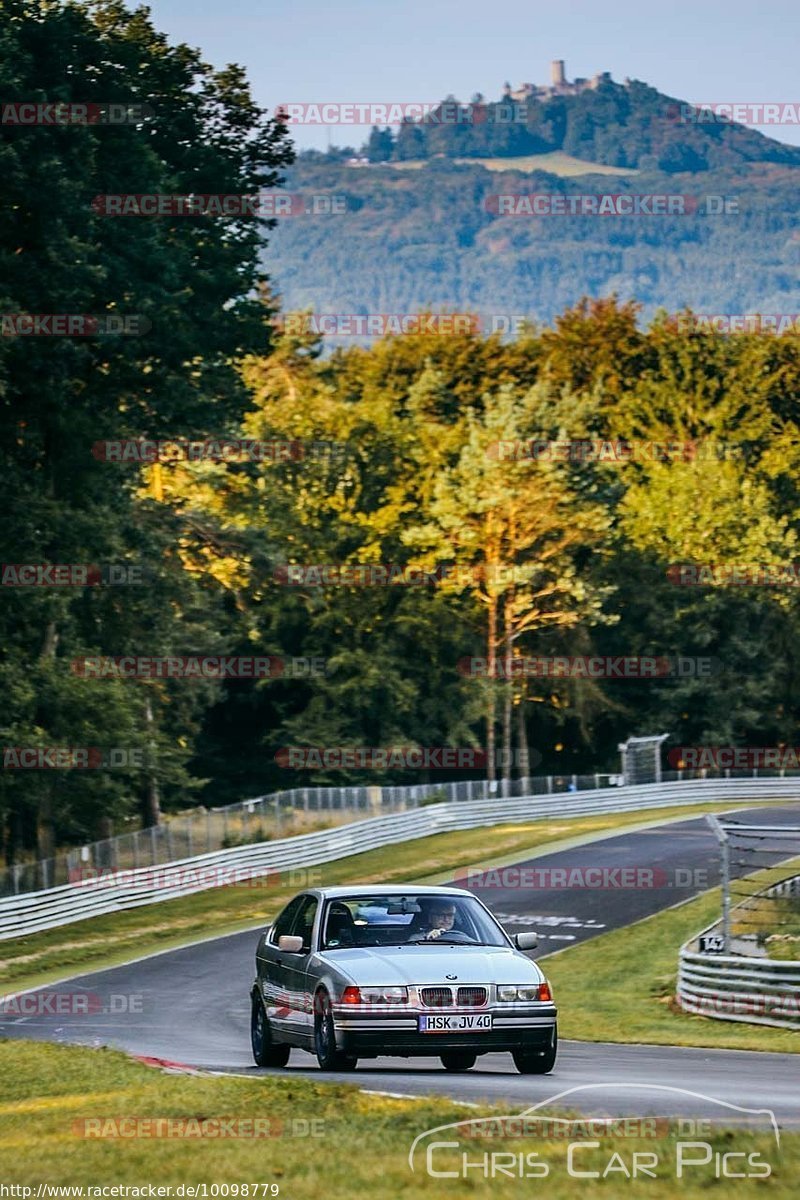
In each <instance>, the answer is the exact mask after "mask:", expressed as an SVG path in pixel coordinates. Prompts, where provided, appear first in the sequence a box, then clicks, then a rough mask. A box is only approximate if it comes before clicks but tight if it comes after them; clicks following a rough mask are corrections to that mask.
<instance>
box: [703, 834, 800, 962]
mask: <svg viewBox="0 0 800 1200" xmlns="http://www.w3.org/2000/svg"><path fill="white" fill-rule="evenodd" d="M706 819H707V820H708V822H709V824H710V825H711V826H712V828H713V829H714V832H715V833H716V835H717V838H718V839H719V843H720V857H721V863H722V920H721V922H720V928H719V932H718V933H716V934H715V933H713V932H712V933H710V934H709V935H708V940H707V942H706V944H705V947H703V948H705V949H706V950H707V951H708V952H714V951H718V952H722V953H732V954H747V955H752V956H755V957H760V958H774V959H800V825H797V824H788V823H787V824H776V823H771V824H749V823H745V822H741V821H731V820H718V819H717V818H715V817H711V816H709V817H707V818H706ZM794 819H795V820H796V817H795V818H794Z"/></svg>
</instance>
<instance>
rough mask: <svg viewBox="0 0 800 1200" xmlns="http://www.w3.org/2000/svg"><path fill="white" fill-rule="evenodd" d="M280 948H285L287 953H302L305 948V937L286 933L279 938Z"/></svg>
mask: <svg viewBox="0 0 800 1200" xmlns="http://www.w3.org/2000/svg"><path fill="white" fill-rule="evenodd" d="M278 949H279V950H285V951H286V953H287V954H301V953H302V950H303V939H302V938H301V937H294V936H293V935H292V934H290V933H284V934H283V936H282V937H279V938H278Z"/></svg>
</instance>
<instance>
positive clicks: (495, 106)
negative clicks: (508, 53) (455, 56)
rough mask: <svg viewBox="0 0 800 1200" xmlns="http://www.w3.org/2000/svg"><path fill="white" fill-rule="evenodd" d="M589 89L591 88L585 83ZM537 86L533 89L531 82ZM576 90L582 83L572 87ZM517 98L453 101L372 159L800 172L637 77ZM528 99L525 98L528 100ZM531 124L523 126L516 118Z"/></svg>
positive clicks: (404, 128) (793, 159) (374, 149)
mask: <svg viewBox="0 0 800 1200" xmlns="http://www.w3.org/2000/svg"><path fill="white" fill-rule="evenodd" d="M582 82H584V81H582ZM528 86H532V85H528ZM563 86H564V88H575V86H576V85H575V84H564V85H563ZM539 91H541V92H545V91H548V92H550V93H551V94H544V95H541V96H538V95H536V94H532V95H526V96H524V98H520V99H516V100H515V99H514V94H513V93H512V94H510V95H507V96H505V97H503V98H500V99H499V100H496V101H492V102H484V101H483V99H482V97H479V98H476V100H475V101H472V102H471V103H470V104H469V105H464V106H462V110H461V111H462V115H466V117H467V119H459V117H458V110H457V108H456V106H457V105H458V101H456V100H455V98H454V97H448V99H447V100H446V101H443V102H442V105H441V106H440V107H439V108H438V109H434V110H433V111H432V112H431V113H430V114H428V115H427V116H426V117H425V118H423V119H420V120H408V121H406V122H405V123H404V124H403V125H401V126H400V127H399V130H398V133H397V136H396V137H394V136H392V135H391V134H390V135H389V136H388V137H387V136H386V132H385V131H384V132H383V133H382V135H381V137H376V136H374V135H373V137H372V138H371V139H370V141H369V142H368V143H367V145H366V146H365V148H364V153H365V154H366V155H367V156H368V157H369V158H370V159H371V160H372V161H387V160H388V161H394V162H398V161H399V162H402V161H404V160H407V159H426V158H434V157H435V156H436V155H443V156H444V157H445V158H515V157H520V156H522V155H529V154H547V153H551V152H552V151H556V150H562V151H563V152H564V153H565V154H569V155H572V156H574V157H575V158H581V159H586V160H589V161H594V162H598V163H603V164H605V165H606V166H612V167H632V168H642V169H644V170H657V171H662V172H665V173H668V174H676V173H685V172H687V171H690V172H693V173H696V172H698V171H714V170H719V169H720V168H723V167H733V166H736V165H739V164H742V163H745V162H772V163H785V164H794V165H800V147H797V146H786V145H784V144H783V143H781V142H778V141H775V140H774V139H773V138H768V137H765V136H764V135H763V134H762V133H759V132H758V131H757V130H755V129H749V128H746V127H745V126H743V125H736V124H734V123H733V122H730V121H727V120H724V119H722V118H718V119H716V120H692V119H686V118H687V108H690V106H687V105H686V104H685V102H683V101H680V100H678V99H676V98H675V97H672V96H665V95H663V94H662V93H661V92H659V91H657V90H656V89H655V88H652V87H650V86H649V85H648V84H646V83H641V82H639V81H638V80H628V81H626V82H625V83H624V84H619V83H615V82H614V81H613V80H612V79H611V78H610V77H605V76H597V77H596V80H595V82H593V83H592V84H591V85H587V86H586V87H585V88H584V89H582V90H579V91H577V92H576V93H575V94H563V95H562V94H558V93H557V92H555V91H554V89H539ZM520 95H521V94H520ZM517 118H523V119H517Z"/></svg>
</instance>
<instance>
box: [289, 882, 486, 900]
mask: <svg viewBox="0 0 800 1200" xmlns="http://www.w3.org/2000/svg"><path fill="white" fill-rule="evenodd" d="M308 892H313V893H314V894H315V895H317V896H321V897H322V898H323V899H325V900H335V899H338V898H339V897H341V896H402V895H403V894H404V893H406V892H408V893H409V895H412V896H419V895H421V894H422V893H424V894H425V895H426V896H436V895H439V896H470V897H472V898H473V899H474V897H473V896H472V892H468V891H467V890H466V889H465V888H456V887H440V886H431V885H429V884H425V883H397V884H388V883H376V884H373V885H372V886H369V885H368V884H356V885H355V886H354V887H346V886H340V887H318V888H307V889H306V893H308Z"/></svg>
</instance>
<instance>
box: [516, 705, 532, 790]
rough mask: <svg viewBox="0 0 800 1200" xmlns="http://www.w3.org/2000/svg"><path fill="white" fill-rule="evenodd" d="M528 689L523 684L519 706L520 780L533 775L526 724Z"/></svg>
mask: <svg viewBox="0 0 800 1200" xmlns="http://www.w3.org/2000/svg"><path fill="white" fill-rule="evenodd" d="M526 692H527V688H526V686H525V683H524V682H523V684H522V695H521V696H520V699H519V704H518V706H517V742H518V743H519V774H520V779H527V778H528V776H529V775H530V773H531V756H530V751H529V750H528V728H527V725H526V724H525V701H526V698H527V697H526Z"/></svg>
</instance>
